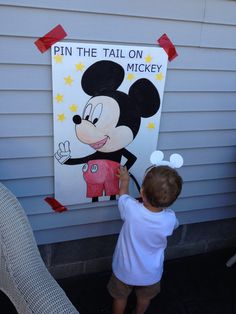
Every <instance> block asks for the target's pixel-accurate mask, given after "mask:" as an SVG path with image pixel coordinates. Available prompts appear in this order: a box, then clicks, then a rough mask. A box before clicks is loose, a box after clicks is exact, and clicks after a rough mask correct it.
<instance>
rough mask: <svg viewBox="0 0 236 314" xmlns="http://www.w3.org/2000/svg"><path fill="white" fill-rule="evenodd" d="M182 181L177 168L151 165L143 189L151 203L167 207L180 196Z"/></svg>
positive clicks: (155, 205)
mask: <svg viewBox="0 0 236 314" xmlns="http://www.w3.org/2000/svg"><path fill="white" fill-rule="evenodd" d="M182 183H183V180H182V178H181V177H180V175H179V174H178V172H177V171H176V170H175V169H173V168H171V167H169V166H156V167H150V168H148V169H147V171H146V175H145V177H144V180H143V184H142V190H143V193H144V195H145V197H146V199H147V201H148V203H149V204H150V205H152V206H154V207H163V208H166V207H168V206H170V205H171V204H172V203H173V202H174V201H175V200H176V199H177V197H178V196H179V194H180V192H181V190H182Z"/></svg>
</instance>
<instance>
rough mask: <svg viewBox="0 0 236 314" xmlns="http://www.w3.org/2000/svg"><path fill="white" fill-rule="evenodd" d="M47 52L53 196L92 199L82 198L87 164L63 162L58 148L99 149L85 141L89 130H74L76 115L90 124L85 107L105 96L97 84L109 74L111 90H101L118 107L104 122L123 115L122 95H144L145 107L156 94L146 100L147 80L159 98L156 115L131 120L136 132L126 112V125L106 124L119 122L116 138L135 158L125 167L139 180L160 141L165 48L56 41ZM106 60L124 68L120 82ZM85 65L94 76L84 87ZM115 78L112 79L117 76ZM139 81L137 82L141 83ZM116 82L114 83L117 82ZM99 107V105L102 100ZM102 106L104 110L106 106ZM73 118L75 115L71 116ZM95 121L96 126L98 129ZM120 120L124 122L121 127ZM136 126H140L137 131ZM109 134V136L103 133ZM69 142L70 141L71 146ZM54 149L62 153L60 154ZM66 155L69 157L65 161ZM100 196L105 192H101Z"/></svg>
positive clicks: (78, 153) (74, 151)
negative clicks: (49, 52) (144, 88)
mask: <svg viewBox="0 0 236 314" xmlns="http://www.w3.org/2000/svg"><path fill="white" fill-rule="evenodd" d="M51 52H52V53H51V56H52V81H53V125H54V153H55V158H54V170H55V172H54V178H55V197H56V199H57V200H59V201H60V202H62V203H63V204H64V205H72V204H84V203H90V202H91V198H90V197H87V196H86V195H87V188H88V187H87V185H86V182H85V179H84V176H83V172H84V170H86V169H85V168H86V164H87V162H82V163H76V164H73V165H69V164H66V162H67V163H68V159H67V158H68V157H67V156H66V157H65V155H66V153H65V154H64V155H63V152H62V151H63V150H64V149H66V150H67V151H69V153H70V158H71V159H73V158H74V159H76V158H81V157H84V156H90V155H93V154H94V152H96V149H97V148H98V150H99V148H100V146H101V142H102V140H100V141H99V140H98V141H97V143H98V144H96V145H97V146H96V145H89V144H91V143H92V142H89V139H88V138H89V131H86V132H85V133H86V136H85V135H84V136H83V137H80V135H79V137H78V134H76V132H77V131H76V127H78V125H79V123H80V120H79V119H81V120H82V121H84V122H86V121H85V120H86V119H87V122H90V116H89V114H90V113H89V112H88V115H87V116H86V110H87V111H88V110H89V109H88V108H90V107H89V106H88V104H89V102H93V100H94V98H95V97H103V96H101V95H103V92H102V91H101V89H102V88H100V91H99V93H98V92H97V90H96V88H97V87H96V84H98V85H99V84H100V87H101V85H103V84H104V82H102V83H100V82H101V81H103V79H104V77H105V76H106V77H107V78H106V80H107V81H109V82H107V83H106V84H107V85H109V88H111V89H113V90H114V91H112V92H107V91H106V92H105V95H106V96H105V101H106V99H108V98H109V99H110V102H111V103H112V104H113V103H116V104H115V105H114V106H116V107H115V108H116V109H115V113H114V111H113V112H112V113H111V114H110V115H109V112H108V113H107V118H106V119H104V122H103V124H105V121H108V120H109V119H110V117H111V116H112V117H113V116H114V117H115V116H116V114H117V113H116V111H117V110H120V115H121V113H122V115H123V111H124V110H126V109H124V108H126V107H127V104H125V105H124V104H122V106H120V103H121V102H122V101H123V100H120V99H123V98H124V99H126V98H128V97H129V98H131V94H132V97H133V95H134V96H135V97H139V98H140V99H141V98H142V97H143V98H144V99H143V100H142V101H143V102H144V101H145V99H147V103H146V104H145V106H146V107H148V106H149V104H150V102H152V98H153V97H154V96H153V97H152V96H151V98H150V95H152V91H150V92H147V91H145V92H146V94H145V93H144V94H142V89H143V83H144V82H146V80H148V81H149V82H151V83H152V85H154V86H155V89H156V90H157V91H158V94H159V98H160V99H159V108H158V110H157V112H155V113H154V114H152V113H151V114H149V115H148V114H146V116H145V117H140V119H139V121H140V123H139V122H137V121H138V120H137V121H136V122H135V123H136V130H135V131H133V130H132V127H133V126H132V123H133V121H134V118H132V119H131V120H132V121H128V120H129V113H126V114H125V120H126V121H125V123H124V122H123V120H122V121H120V120H121V119H118V120H119V122H118V124H117V121H115V122H114V123H115V124H116V125H112V127H108V129H111V128H113V127H114V129H115V130H116V129H117V128H118V127H117V126H118V125H119V130H120V129H122V130H125V131H124V133H122V132H121V133H120V134H118V136H119V138H120V139H122V143H123V146H124V147H125V150H126V151H128V152H130V153H131V154H132V155H134V156H135V157H136V158H137V159H136V161H135V162H134V163H133V165H132V166H131V168H130V169H129V171H130V172H131V173H132V174H133V175H134V176H135V178H136V179H137V181H138V182H139V183H140V184H141V182H142V178H143V173H144V171H145V169H146V168H147V167H149V166H150V161H149V158H150V155H151V153H152V152H153V151H154V150H155V149H156V148H157V143H158V136H159V126H160V118H161V109H162V100H163V93H164V87H165V78H166V71H167V62H168V56H167V54H166V52H165V51H164V50H163V49H162V48H159V47H145V46H126V45H110V44H97V43H94V44H93V43H89V44H88V43H78V42H76V43H75V42H59V43H57V44H55V45H53V46H52V49H51ZM104 61H105V62H104ZM108 61H109V62H108ZM110 63H111V65H112V66H113V65H114V66H115V65H117V69H118V70H117V71H118V72H119V71H120V70H122V69H123V77H122V75H120V77H119V78H118V81H119V80H120V82H118V83H117V82H115V83H114V82H113V76H114V73H115V72H116V70H115V68H113V67H111V71H109V69H110V68H109V64H110ZM95 64H96V65H97V68H96V73H92V69H93V68H94V65H95ZM104 65H105V67H106V66H107V65H108V68H107V69H106V68H103V67H104ZM98 66H99V67H98ZM121 68H122V69H121ZM88 69H91V71H90V72H89V73H90V76H91V75H92V79H91V80H90V83H89V84H90V86H89V87H87V85H86V84H87V81H88V79H86V78H85V73H88ZM106 72H109V73H106ZM91 73H92V74H91ZM87 76H88V75H87ZM118 76H119V74H118ZM144 79H145V81H144ZM114 81H116V79H115V80H114ZM137 82H140V84H138V83H137ZM114 84H116V86H115V85H114ZM111 86H112V87H111ZM114 86H115V87H114ZM109 88H106V89H109ZM117 91H119V92H121V93H120V94H122V95H123V96H122V95H121V96H119V97H118V96H117V97H115V99H113V98H114V97H113V96H112V95H113V94H114V93H115V94H117ZM131 91H132V93H131ZM100 99H102V100H103V98H99V101H100ZM148 99H149V100H148ZM133 103H135V102H133ZM117 104H118V105H117ZM99 105H100V106H101V104H99ZM102 106H103V109H104V107H105V106H104V104H103V105H102ZM117 106H118V107H117ZM121 107H122V108H121ZM117 108H118V109H117ZM129 109H130V108H129ZM93 110H94V109H93ZM96 110H97V109H96ZM94 111H95V110H94ZM137 111H138V110H137V109H136V108H134V109H132V114H135V113H137ZM93 114H95V113H93ZM138 114H139V113H138ZM98 115H101V112H99V113H98ZM118 115H119V113H118ZM75 116H76V118H74V117H75ZM78 117H79V118H78ZM99 117H100V116H99ZM122 117H123V116H122ZM97 118H98V117H97ZM97 118H96V119H97ZM118 118H119V117H118ZM114 119H115V118H114ZM114 119H113V120H114ZM75 121H76V123H75ZM95 121H96V120H95V119H93V121H91V123H92V122H95ZM129 123H130V126H129ZM95 124H96V122H95ZM95 124H94V126H95V127H96V125H95ZM123 124H125V127H124V126H123ZM137 124H140V125H138V130H137ZM97 129H98V128H97ZM131 131H132V132H131ZM130 134H133V138H131V140H127V142H126V140H125V139H126V138H129V137H130V136H131V135H130ZM85 137H86V140H85ZM107 138H109V137H108V136H107ZM109 139H110V138H109ZM88 142H89V143H88ZM60 143H61V144H60ZM68 143H69V145H70V146H69V148H68ZM63 145H64V146H63ZM121 145H122V144H121ZM119 148H120V147H119ZM58 151H59V154H60V157H58ZM62 155H63V156H62ZM66 159H67V161H65V160H66ZM126 159H127V158H125V157H124V156H122V157H121V160H120V163H121V164H125V163H126V161H127V160H126ZM64 161H65V163H64ZM104 194H105V192H104V193H103V195H104ZM131 194H133V195H134V196H137V195H138V192H137V189H136V188H135V186H133V185H132V184H131ZM109 200H110V198H109V197H108V196H102V197H99V201H109Z"/></svg>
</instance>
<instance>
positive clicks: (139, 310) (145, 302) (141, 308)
mask: <svg viewBox="0 0 236 314" xmlns="http://www.w3.org/2000/svg"><path fill="white" fill-rule="evenodd" d="M149 304H150V299H147V298H141V297H137V304H136V309H135V314H143V313H145V312H146V310H147V308H148V306H149Z"/></svg>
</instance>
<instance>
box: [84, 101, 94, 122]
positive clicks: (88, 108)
mask: <svg viewBox="0 0 236 314" xmlns="http://www.w3.org/2000/svg"><path fill="white" fill-rule="evenodd" d="M91 111H92V105H91V104H88V105H87V106H85V108H84V112H83V119H84V120H90V119H89V117H90V114H91Z"/></svg>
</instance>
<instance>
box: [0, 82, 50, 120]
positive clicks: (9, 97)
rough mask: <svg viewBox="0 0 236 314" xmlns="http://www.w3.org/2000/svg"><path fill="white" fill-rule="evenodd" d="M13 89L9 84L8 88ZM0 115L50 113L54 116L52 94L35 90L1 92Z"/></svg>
mask: <svg viewBox="0 0 236 314" xmlns="http://www.w3.org/2000/svg"><path fill="white" fill-rule="evenodd" d="M9 87H11V83H9V86H8V88H9ZM0 101H1V106H0V114H5V113H10V114H12V113H19V114H22V113H34V114H38V113H50V114H52V107H53V106H52V101H53V99H52V92H51V91H39V90H37V91H34V90H27V91H25V90H17V91H16V90H8V91H7V90H5V91H4V90H1V91H0Z"/></svg>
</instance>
